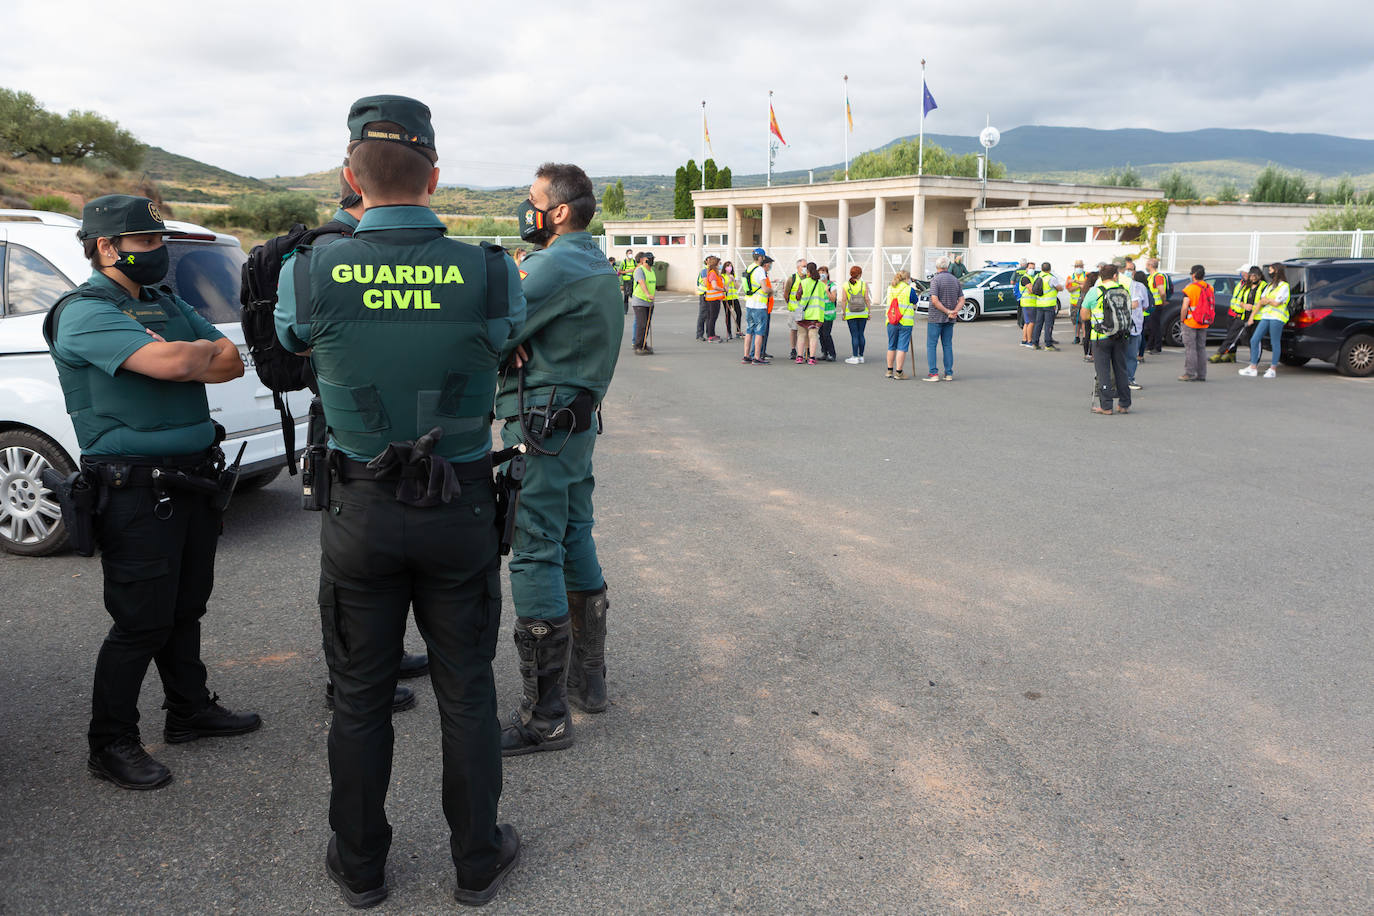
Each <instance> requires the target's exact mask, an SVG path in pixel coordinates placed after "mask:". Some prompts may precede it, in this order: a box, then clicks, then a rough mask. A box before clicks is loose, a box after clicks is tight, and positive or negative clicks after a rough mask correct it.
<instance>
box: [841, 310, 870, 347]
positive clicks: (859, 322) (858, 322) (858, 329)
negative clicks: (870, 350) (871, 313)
mask: <svg viewBox="0 0 1374 916" xmlns="http://www.w3.org/2000/svg"><path fill="white" fill-rule="evenodd" d="M845 324H847V325H849V349H850V350H853V351H854V355H855V356H863V355H864V328H865V327H867V326H868V319H867V318H850V319H848V320H847V321H845Z"/></svg>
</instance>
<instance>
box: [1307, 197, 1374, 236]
mask: <svg viewBox="0 0 1374 916" xmlns="http://www.w3.org/2000/svg"><path fill="white" fill-rule="evenodd" d="M1356 229H1367V230H1374V202H1366V203H1363V204H1359V203H1354V202H1351V203H1347V204H1346V205H1345V206H1343V207H1332V208H1331V209H1329V210H1322V211H1321V212H1320V213H1314V214H1313V215H1312V218H1311V219H1309V220H1308V221H1307V231H1308V232H1354V231H1355V230H1356Z"/></svg>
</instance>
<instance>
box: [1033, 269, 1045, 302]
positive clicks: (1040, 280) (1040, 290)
mask: <svg viewBox="0 0 1374 916" xmlns="http://www.w3.org/2000/svg"><path fill="white" fill-rule="evenodd" d="M1031 295H1032V296H1037V297H1039V296H1043V295H1045V275H1044V274H1037V275H1036V278H1035V282H1034V283H1032V284H1031Z"/></svg>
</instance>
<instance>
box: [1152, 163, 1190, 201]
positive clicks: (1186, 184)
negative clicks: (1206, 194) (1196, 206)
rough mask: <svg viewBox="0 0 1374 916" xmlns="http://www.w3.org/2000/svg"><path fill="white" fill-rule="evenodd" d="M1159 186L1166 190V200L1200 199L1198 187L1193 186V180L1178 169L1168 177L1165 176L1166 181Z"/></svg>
mask: <svg viewBox="0 0 1374 916" xmlns="http://www.w3.org/2000/svg"><path fill="white" fill-rule="evenodd" d="M1159 186H1160V187H1161V188H1163V189H1164V198H1165V199H1166V200H1197V199H1198V193H1197V186H1196V185H1195V184H1193V180H1192V179H1191V178H1189V177H1188V176H1187V175H1184V174H1183V173H1182V172H1180V171H1179V170H1178V169H1174V170H1173V171H1172V172H1170V173H1169V174H1168V175H1165V176H1164V180H1163V181H1162V182H1160V185H1159Z"/></svg>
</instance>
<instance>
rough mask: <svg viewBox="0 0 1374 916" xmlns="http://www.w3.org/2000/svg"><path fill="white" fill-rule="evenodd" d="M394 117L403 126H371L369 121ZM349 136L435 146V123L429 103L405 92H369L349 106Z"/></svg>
mask: <svg viewBox="0 0 1374 916" xmlns="http://www.w3.org/2000/svg"><path fill="white" fill-rule="evenodd" d="M378 121H390V122H391V123H392V124H395V125H396V126H397V127H398V128H399V130H386V129H381V128H374V129H369V128H368V125H369V124H374V123H376V122H378ZM348 139H349V141H350V142H351V141H353V140H388V141H390V142H392V143H400V144H402V145H404V146H411V147H416V146H418V147H421V148H422V149H427V150H433V149H434V125H433V124H431V123H430V114H429V106H428V105H426V104H425V103H424V102H420V101H417V100H416V99H412V98H407V97H406V96H403V95H369V96H367V97H366V98H361V99H358V101H356V102H354V103H353V107H352V108H350V109H348Z"/></svg>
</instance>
